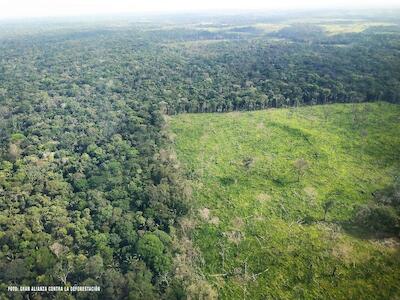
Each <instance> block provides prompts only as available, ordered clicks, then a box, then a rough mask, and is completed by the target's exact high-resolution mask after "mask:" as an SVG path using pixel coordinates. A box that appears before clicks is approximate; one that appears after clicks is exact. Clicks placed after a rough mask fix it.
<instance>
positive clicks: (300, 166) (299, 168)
mask: <svg viewBox="0 0 400 300" xmlns="http://www.w3.org/2000/svg"><path fill="white" fill-rule="evenodd" d="M294 167H295V168H296V172H297V182H300V177H302V176H303V175H304V173H305V172H306V170H307V169H308V168H309V163H308V161H306V160H305V159H304V158H299V159H297V160H296V161H295V162H294Z"/></svg>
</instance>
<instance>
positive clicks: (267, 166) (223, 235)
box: [169, 102, 400, 299]
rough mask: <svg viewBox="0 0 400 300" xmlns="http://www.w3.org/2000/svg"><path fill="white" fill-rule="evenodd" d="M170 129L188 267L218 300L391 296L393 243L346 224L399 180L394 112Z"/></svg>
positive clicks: (203, 117)
mask: <svg viewBox="0 0 400 300" xmlns="http://www.w3.org/2000/svg"><path fill="white" fill-rule="evenodd" d="M169 124H170V128H171V131H172V132H173V134H172V138H173V140H174V144H175V150H176V152H177V156H178V159H179V160H180V162H181V163H182V164H183V166H184V168H185V170H186V172H187V175H188V177H189V178H190V179H191V184H192V186H193V190H194V201H195V203H194V204H193V205H194V209H193V213H192V216H191V220H190V222H192V223H193V225H194V226H195V229H194V230H193V231H192V234H191V238H192V239H193V241H194V244H195V245H196V247H198V248H199V250H200V253H201V259H199V268H200V270H201V272H202V273H203V274H204V276H205V277H206V278H207V280H208V281H209V282H211V283H212V284H213V285H214V286H215V288H216V289H217V290H218V293H219V296H220V298H221V299H400V298H399V297H400V286H399V284H398V283H399V282H400V255H399V249H400V248H399V242H398V240H397V239H396V238H393V237H391V238H390V237H385V236H379V234H378V235H376V233H375V234H369V233H368V232H365V230H362V228H357V227H354V226H350V225H349V224H351V221H352V219H353V218H354V214H355V208H356V207H357V205H360V204H362V203H367V202H368V201H371V200H372V198H373V195H372V193H374V192H375V191H378V190H381V189H384V188H386V187H388V186H391V185H392V184H393V182H394V180H395V177H396V176H398V175H399V170H400V106H397V105H393V104H388V103H380V102H379V103H371V104H343V105H340V104H339V105H327V106H314V107H304V108H292V109H271V110H266V111H257V112H243V113H240V112H232V113H226V114H182V115H178V116H176V117H173V118H171V119H170V120H169ZM327 201H330V202H332V203H333V204H332V206H331V207H329V209H327V212H326V214H325V212H324V203H327Z"/></svg>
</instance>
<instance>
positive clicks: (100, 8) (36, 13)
mask: <svg viewBox="0 0 400 300" xmlns="http://www.w3.org/2000/svg"><path fill="white" fill-rule="evenodd" d="M377 7H379V8H392V7H400V4H399V2H398V0H382V1H376V0H355V1H351V2H349V1H344V0H339V1H334V0H328V1H323V2H322V1H318V0H302V1H296V0H281V1H279V2H276V1H269V0H267V1H260V0H247V1H238V0H221V1H213V0H203V1H197V0H196V1H191V2H189V1H184V0H170V1H162V0H149V1H145V0H139V1H128V0H113V1H110V0H0V19H14V18H27V17H28V18H29V17H61V16H81V15H104V14H120V13H163V12H166V13H171V12H178V13H179V12H197V11H224V10H225V11H226V10H229V11H246V10H247V11H250V10H298V9H305V10H308V9H326V8H341V9H343V8H348V9H363V8H377Z"/></svg>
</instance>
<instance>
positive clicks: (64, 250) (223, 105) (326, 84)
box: [0, 23, 400, 300]
mask: <svg viewBox="0 0 400 300" xmlns="http://www.w3.org/2000/svg"><path fill="white" fill-rule="evenodd" d="M26 26H27V27H28V29H26V28H25V27H24V31H23V30H22V29H18V28H17V29H15V31H13V32H14V35H10V34H4V35H1V34H0V281H1V284H0V286H1V293H0V298H2V297H8V296H9V294H7V292H6V291H7V286H8V285H10V284H16V285H68V284H72V285H73V284H79V285H91V286H93V285H99V286H101V288H102V291H101V293H100V294H95V295H91V297H92V296H93V297H98V299H146V300H147V299H160V298H165V299H186V298H187V297H192V299H197V298H199V297H205V296H204V295H205V294H207V293H208V292H209V289H208V286H207V283H205V282H204V281H202V280H201V278H198V277H196V276H197V275H196V274H194V272H193V273H191V272H192V271H190V266H187V270H185V269H184V266H186V264H190V263H188V262H185V261H182V260H181V261H179V260H177V259H176V257H177V255H178V256H179V255H180V257H181V258H182V257H184V253H183V250H182V246H181V245H182V244H181V241H180V240H179V232H177V227H178V220H179V218H180V217H182V216H184V215H186V214H187V213H188V211H189V210H190V199H191V191H190V187H189V186H188V185H187V183H186V180H185V178H184V176H183V175H182V174H181V172H180V168H179V164H178V162H177V161H176V159H175V156H174V153H173V152H172V151H171V150H170V145H169V139H168V132H167V130H166V127H165V115H173V114H179V113H185V112H199V113H200V112H201V113H203V112H228V111H238V110H257V109H264V108H269V107H274V108H275V107H276V108H278V107H286V106H301V105H312V104H325V103H336V102H340V103H344V102H365V101H377V100H384V101H388V102H394V103H398V102H399V101H400V98H399V95H400V38H399V37H400V29H399V26H387V27H371V28H369V29H367V30H365V31H363V32H359V33H346V34H336V35H329V34H327V33H326V32H324V30H322V29H321V27H318V26H316V25H297V24H294V25H291V26H287V27H285V28H281V29H279V30H274V31H271V32H267V31H263V30H261V29H259V28H258V27H254V26H252V25H246V26H235V24H233V26H231V27H229V28H226V27H224V26H222V25H221V26H220V28H219V29H218V30H208V29H207V27H205V26H200V25H199V26H197V27H196V26H188V27H187V28H186V29H185V28H184V27H185V26H184V25H179V24H178V25H176V26H169V25H168V26H167V25H165V24H164V23H160V24H146V23H143V24H142V23H137V24H133V25H129V26H121V27H118V26H106V25H102V26H103V27H101V26H100V25H99V26H93V27H91V26H89V27H88V26H86V25H84V24H83V25H82V26H81V27H79V26H78V27H76V28H72V29H71V28H70V29H68V25H65V26H66V29H63V27H62V26H60V29H57V30H54V31H51V30H47V29H46V25H43V26H44V29H41V30H37V31H35V30H33V29H32V32H30V31H29V26H28V25H26ZM33 27H34V26H33ZM19 30H21V32H20V33H19ZM210 293H211V292H210ZM7 295H8V296H7ZM18 295H19V296H18ZM82 295H83V296H82V297H85V296H84V294H82ZM188 295H189V296H188ZM14 296H15V297H16V298H17V299H22V295H21V294H14ZM18 297H19V298H18ZM41 297H45V294H42V295H41V294H40V293H35V294H32V298H31V299H43V298H41ZM62 297H63V296H62V295H61V296H60V298H58V299H64V298H62ZM79 297H80V296H77V299H80V298H79ZM65 299H67V298H65ZM68 299H72V298H68Z"/></svg>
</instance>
